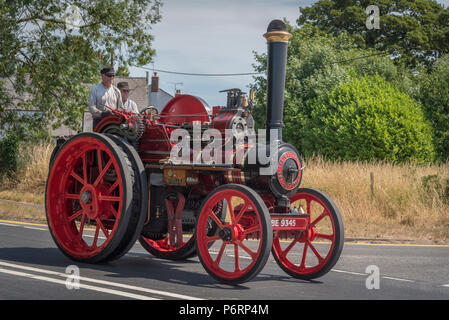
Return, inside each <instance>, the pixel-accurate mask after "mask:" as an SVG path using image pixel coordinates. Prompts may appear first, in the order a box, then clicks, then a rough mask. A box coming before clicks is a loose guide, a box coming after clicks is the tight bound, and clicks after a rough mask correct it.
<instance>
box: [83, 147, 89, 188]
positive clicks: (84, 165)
mask: <svg viewBox="0 0 449 320" xmlns="http://www.w3.org/2000/svg"><path fill="white" fill-rule="evenodd" d="M83 178H84V184H88V183H89V179H88V177H87V161H86V154H85V153H84V154H83Z"/></svg>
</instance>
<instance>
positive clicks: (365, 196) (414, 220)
mask: <svg viewBox="0 0 449 320" xmlns="http://www.w3.org/2000/svg"><path fill="white" fill-rule="evenodd" d="M306 165H307V167H306V169H305V172H304V178H303V185H302V186H303V187H312V188H317V189H321V190H322V191H324V192H326V193H327V194H329V195H330V196H331V198H332V199H333V200H334V201H335V202H336V203H337V205H338V207H339V208H340V211H341V213H342V216H343V221H344V223H345V234H346V236H347V237H368V238H390V239H391V238H394V239H400V238H406V239H419V240H449V164H440V165H430V164H429V165H416V164H411V163H409V164H404V165H393V164H391V163H360V162H356V163H354V162H331V161H325V160H323V159H322V158H319V157H317V158H314V159H309V160H308V161H307V163H306ZM371 173H372V175H373V178H374V179H373V184H372V183H371Z"/></svg>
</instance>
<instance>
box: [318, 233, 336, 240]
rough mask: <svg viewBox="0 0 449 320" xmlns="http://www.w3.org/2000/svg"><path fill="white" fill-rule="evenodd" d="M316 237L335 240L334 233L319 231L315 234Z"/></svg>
mask: <svg viewBox="0 0 449 320" xmlns="http://www.w3.org/2000/svg"><path fill="white" fill-rule="evenodd" d="M315 237H316V238H322V239H326V240H330V241H334V235H333V234H330V235H328V234H321V233H317V234H316V235H315Z"/></svg>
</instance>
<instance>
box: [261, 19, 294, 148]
mask: <svg viewBox="0 0 449 320" xmlns="http://www.w3.org/2000/svg"><path fill="white" fill-rule="evenodd" d="M263 36H264V37H265V39H267V44H268V84H267V122H266V127H267V135H266V137H267V142H269V141H271V140H270V129H276V130H278V140H282V128H283V127H284V122H283V121H282V118H283V113H284V89H285V72H286V64H287V47H288V40H289V39H290V38H291V36H292V35H291V34H290V33H289V32H288V31H287V26H286V25H285V23H284V22H282V21H281V20H273V21H271V22H270V24H269V25H268V28H267V33H265V34H264V35H263Z"/></svg>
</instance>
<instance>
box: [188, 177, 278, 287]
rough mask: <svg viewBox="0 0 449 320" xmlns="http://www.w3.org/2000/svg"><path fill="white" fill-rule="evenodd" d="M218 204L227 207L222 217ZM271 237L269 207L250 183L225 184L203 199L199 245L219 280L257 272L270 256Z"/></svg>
mask: <svg viewBox="0 0 449 320" xmlns="http://www.w3.org/2000/svg"><path fill="white" fill-rule="evenodd" d="M219 204H224V207H225V208H226V213H225V214H223V216H222V217H221V218H220V217H218V216H217V214H216V210H215V208H216V207H217V205H219ZM211 230H215V232H211ZM272 237H273V231H272V227H271V222H270V216H269V214H268V209H267V207H266V206H265V203H264V202H263V200H262V199H261V198H260V196H259V195H258V194H257V193H256V192H255V191H254V190H252V189H250V188H249V187H247V186H244V185H237V184H228V185H224V186H221V187H219V188H217V189H215V190H214V191H213V192H212V193H211V194H210V195H209V196H208V197H207V198H206V199H205V201H204V202H203V205H202V207H201V212H200V215H199V217H198V221H197V227H196V248H197V253H198V256H199V259H200V261H201V263H202V265H203V267H204V268H205V269H206V271H207V272H208V273H209V274H210V275H211V276H212V277H213V278H215V279H216V280H218V281H220V282H223V283H226V284H231V285H236V284H240V283H243V282H245V281H248V280H250V279H251V278H253V277H254V276H256V275H257V274H258V273H259V272H260V270H262V268H263V267H264V266H265V263H266V262H267V260H268V257H269V255H270V248H271V243H272V240H273V238H272Z"/></svg>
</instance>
